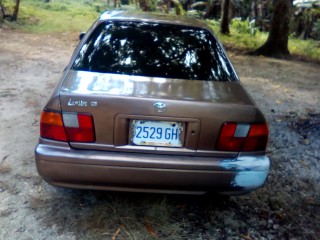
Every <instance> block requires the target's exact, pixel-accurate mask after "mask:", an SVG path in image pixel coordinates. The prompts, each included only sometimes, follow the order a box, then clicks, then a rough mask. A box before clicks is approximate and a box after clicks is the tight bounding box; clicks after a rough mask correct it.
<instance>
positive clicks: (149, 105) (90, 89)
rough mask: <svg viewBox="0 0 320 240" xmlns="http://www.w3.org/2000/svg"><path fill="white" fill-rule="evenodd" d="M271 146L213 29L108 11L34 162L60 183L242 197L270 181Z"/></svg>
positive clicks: (55, 101)
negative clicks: (267, 146)
mask: <svg viewBox="0 0 320 240" xmlns="http://www.w3.org/2000/svg"><path fill="white" fill-rule="evenodd" d="M267 141H268V127H267V124H266V120H265V118H264V116H263V114H262V113H261V111H260V110H259V109H258V108H257V106H256V105H255V103H254V102H253V100H252V98H251V97H250V96H249V95H248V93H247V92H246V91H245V90H244V88H243V87H242V85H241V83H240V82H239V79H238V77H237V75H236V73H235V71H234V69H233V67H232V65H231V63H230V61H229V60H228V58H227V56H226V54H225V52H224V50H223V48H222V47H221V45H220V43H219V42H218V41H217V39H216V38H215V37H214V35H213V33H212V30H211V29H210V28H209V27H208V26H207V25H205V24H204V23H202V22H200V21H196V20H191V19H188V18H180V17H175V16H162V15H151V14H130V13H126V12H105V13H104V14H102V15H101V17H100V18H99V19H98V20H97V21H96V22H95V23H94V24H93V26H92V27H91V28H90V29H89V31H88V32H87V33H86V34H85V36H84V37H83V38H82V39H81V41H80V43H79V45H78V47H77V48H76V50H75V52H74V54H73V56H72V58H71V61H70V63H69V65H68V66H67V67H66V69H65V70H64V72H63V74H62V77H61V79H60V81H59V82H58V84H57V86H56V88H55V89H54V91H53V93H52V95H51V97H50V99H49V101H48V103H47V104H46V106H45V107H44V110H43V113H42V116H41V126H40V140H39V143H38V145H37V146H36V150H35V157H36V165H37V169H38V172H39V174H40V175H41V176H42V177H43V179H44V180H45V181H47V182H48V183H50V184H52V185H55V186H62V187H71V188H84V189H102V190H121V191H148V192H166V193H194V194H197V193H198V194H200V193H205V192H209V191H215V192H221V193H227V194H239V193H246V192H249V191H252V190H255V189H257V188H259V187H261V186H262V185H263V184H264V183H265V181H266V178H267V175H268V172H269V166H270V162H269V158H268V157H267V156H266V154H265V149H266V145H267Z"/></svg>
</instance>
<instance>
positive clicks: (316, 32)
mask: <svg viewBox="0 0 320 240" xmlns="http://www.w3.org/2000/svg"><path fill="white" fill-rule="evenodd" d="M312 37H313V38H314V39H317V40H320V20H318V21H317V22H315V23H314V25H313V28H312Z"/></svg>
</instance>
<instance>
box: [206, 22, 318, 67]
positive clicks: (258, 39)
mask: <svg viewBox="0 0 320 240" xmlns="http://www.w3.org/2000/svg"><path fill="white" fill-rule="evenodd" d="M207 23H208V24H209V25H210V26H211V27H212V29H213V30H214V32H215V34H216V35H217V36H218V38H219V39H220V40H221V42H222V43H223V45H224V46H225V47H226V48H227V49H230V50H236V51H241V52H248V51H253V50H255V49H257V48H258V47H260V46H262V45H263V44H264V43H265V41H266V40H267V37H268V33H267V32H259V31H257V32H256V34H255V35H254V36H252V35H251V34H250V32H249V31H248V28H247V27H246V26H242V24H241V25H240V27H239V25H238V24H231V26H230V36H226V35H223V34H220V32H219V30H220V29H219V26H220V25H219V22H218V21H215V20H210V21H207ZM236 23H237V22H236ZM289 51H290V53H291V54H292V55H293V56H295V57H296V58H299V59H303V60H311V61H315V62H320V44H319V41H315V40H311V39H310V40H302V39H298V38H295V37H293V36H291V37H290V38H289Z"/></svg>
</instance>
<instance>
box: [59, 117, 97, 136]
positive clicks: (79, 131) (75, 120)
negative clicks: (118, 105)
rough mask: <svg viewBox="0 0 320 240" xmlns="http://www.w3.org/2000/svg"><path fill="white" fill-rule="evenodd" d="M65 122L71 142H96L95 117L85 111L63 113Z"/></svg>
mask: <svg viewBox="0 0 320 240" xmlns="http://www.w3.org/2000/svg"><path fill="white" fill-rule="evenodd" d="M63 122H64V126H65V129H66V133H67V137H68V141H69V142H94V141H95V134H94V126H93V118H92V116H91V115H90V114H85V113H81V114H80V113H69V112H68V113H63Z"/></svg>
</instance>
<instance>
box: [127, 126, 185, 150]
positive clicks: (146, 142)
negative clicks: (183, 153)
mask: <svg viewBox="0 0 320 240" xmlns="http://www.w3.org/2000/svg"><path fill="white" fill-rule="evenodd" d="M131 127H132V143H134V144H135V145H143V146H165V147H181V146H182V143H181V136H182V132H183V125H182V123H181V122H165V121H145V120H133V121H132V123H131Z"/></svg>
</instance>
